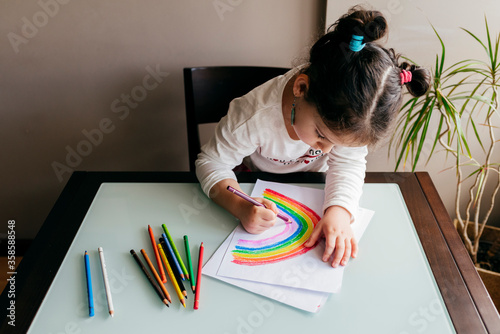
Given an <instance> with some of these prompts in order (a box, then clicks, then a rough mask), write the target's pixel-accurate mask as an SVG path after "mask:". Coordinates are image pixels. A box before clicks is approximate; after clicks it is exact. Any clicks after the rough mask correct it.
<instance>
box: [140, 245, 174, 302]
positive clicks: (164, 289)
mask: <svg viewBox="0 0 500 334" xmlns="http://www.w3.org/2000/svg"><path fill="white" fill-rule="evenodd" d="M141 253H142V255H143V256H144V259H145V260H146V263H147V264H148V266H149V269H151V272H152V273H153V276H154V277H155V278H156V281H157V282H158V285H159V286H160V289H161V290H162V291H163V293H164V294H165V297H167V299H168V301H169V302H172V299H171V298H170V294H169V293H168V291H167V288H166V287H165V285H163V282H162V281H161V278H160V275H158V272H157V271H156V269H155V267H154V266H153V263H152V262H151V260H150V259H149V256H148V254H146V251H145V250H144V249H141Z"/></svg>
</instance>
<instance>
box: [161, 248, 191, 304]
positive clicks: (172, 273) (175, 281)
mask: <svg viewBox="0 0 500 334" xmlns="http://www.w3.org/2000/svg"><path fill="white" fill-rule="evenodd" d="M158 251H159V252H160V255H161V258H162V260H163V264H164V265H165V267H166V268H167V273H168V276H169V277H170V281H171V282H172V285H173V286H174V289H175V292H176V293H177V296H178V297H179V300H180V302H181V303H182V305H183V306H184V307H186V302H185V301H184V295H183V294H182V292H181V289H180V288H179V284H177V280H176V279H175V276H174V272H173V271H172V268H171V267H170V264H169V263H168V260H167V256H166V255H165V252H164V251H163V248H162V247H161V244H158Z"/></svg>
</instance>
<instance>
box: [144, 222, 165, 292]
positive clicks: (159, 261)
mask: <svg viewBox="0 0 500 334" xmlns="http://www.w3.org/2000/svg"><path fill="white" fill-rule="evenodd" d="M148 232H149V238H150V239H151V245H153V252H154V253H155V257H156V264H157V265H158V270H159V271H160V277H161V282H162V283H167V276H165V270H163V265H162V264H161V259H160V254H159V253H158V248H156V239H155V236H154V234H153V229H152V228H151V226H150V225H148Z"/></svg>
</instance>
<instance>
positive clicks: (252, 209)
mask: <svg viewBox="0 0 500 334" xmlns="http://www.w3.org/2000/svg"><path fill="white" fill-rule="evenodd" d="M254 199H255V200H256V201H257V202H259V203H262V204H264V205H265V206H266V207H265V208H264V207H261V206H257V205H253V204H251V203H248V202H246V201H245V202H244V203H241V207H240V210H241V211H240V213H239V215H238V218H239V219H240V221H241V225H243V228H244V229H245V230H246V231H247V232H248V233H252V234H260V233H262V232H264V231H266V230H268V229H269V228H271V227H273V226H274V224H275V223H276V218H277V215H278V208H277V207H276V204H275V203H274V202H272V201H270V200H267V199H265V198H257V197H255V198H254Z"/></svg>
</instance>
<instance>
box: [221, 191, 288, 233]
mask: <svg viewBox="0 0 500 334" xmlns="http://www.w3.org/2000/svg"><path fill="white" fill-rule="evenodd" d="M227 190H229V191H230V192H232V193H233V194H235V195H238V196H240V197H241V198H243V199H244V200H246V201H248V202H250V203H252V204H253V205H256V206H262V207H264V208H265V207H266V206H265V205H264V204H262V203H260V202H257V201H256V200H254V199H253V198H252V197H250V196H248V195H247V194H245V193H244V192H241V191H239V190H236V189H234V188H233V187H231V186H227ZM278 218H281V219H283V220H284V221H285V223H287V224H291V223H292V220H291V219H290V218H288V217H287V216H285V215H284V214H282V213H281V212H278Z"/></svg>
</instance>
